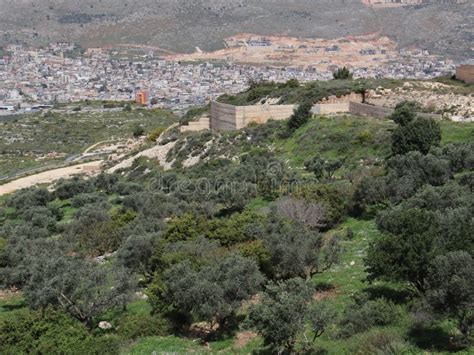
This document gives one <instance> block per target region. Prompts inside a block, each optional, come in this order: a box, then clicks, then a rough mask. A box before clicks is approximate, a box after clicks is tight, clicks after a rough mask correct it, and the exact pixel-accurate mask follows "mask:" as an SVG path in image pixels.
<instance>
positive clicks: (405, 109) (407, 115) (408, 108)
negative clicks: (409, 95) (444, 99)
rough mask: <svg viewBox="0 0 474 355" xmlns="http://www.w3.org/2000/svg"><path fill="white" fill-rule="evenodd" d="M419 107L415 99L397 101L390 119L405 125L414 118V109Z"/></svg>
mask: <svg viewBox="0 0 474 355" xmlns="http://www.w3.org/2000/svg"><path fill="white" fill-rule="evenodd" d="M419 108H420V106H419V104H418V103H417V102H415V101H402V102H399V103H398V104H397V105H396V106H395V109H394V111H393V113H392V114H391V115H390V119H391V120H393V121H394V122H395V123H396V124H398V125H400V126H406V125H408V124H409V123H410V122H413V121H414V120H415V119H416V111H417V110H419Z"/></svg>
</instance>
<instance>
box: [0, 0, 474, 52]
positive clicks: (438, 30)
mask: <svg viewBox="0 0 474 355" xmlns="http://www.w3.org/2000/svg"><path fill="white" fill-rule="evenodd" d="M0 6H1V11H0V44H2V43H11V42H20V43H28V44H33V45H44V44H47V43H49V42H54V41H74V42H77V43H79V44H81V45H82V46H84V47H88V46H104V45H114V44H146V45H152V46H158V47H160V48H164V49H168V50H171V51H175V52H190V51H194V49H195V47H199V48H201V49H203V50H211V49H218V48H222V47H223V46H224V43H223V41H222V39H223V38H225V37H228V36H231V35H234V34H237V33H241V32H251V33H259V34H264V35H270V34H285V35H291V36H301V37H325V38H335V37H341V36H346V35H362V34H367V33H373V32H380V33H381V34H383V35H388V36H389V37H391V38H393V39H394V40H396V41H397V42H398V43H399V44H400V46H402V47H410V46H415V47H421V48H426V49H429V50H431V51H432V52H434V53H438V54H443V55H448V56H451V57H453V58H457V59H465V58H469V57H473V48H471V47H472V46H473V43H474V1H468V2H466V3H461V4H456V3H455V2H451V1H445V0H439V1H436V0H432V1H431V3H429V4H421V5H416V6H404V7H395V8H391V7H389V8H384V7H382V8H379V7H371V6H366V5H364V4H363V3H362V1H361V0H141V1H139V2H138V1H131V0H81V1H77V0H0Z"/></svg>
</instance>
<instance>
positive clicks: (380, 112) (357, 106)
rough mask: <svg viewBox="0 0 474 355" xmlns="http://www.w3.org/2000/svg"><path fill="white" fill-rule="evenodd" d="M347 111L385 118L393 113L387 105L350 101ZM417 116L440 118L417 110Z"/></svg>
mask: <svg viewBox="0 0 474 355" xmlns="http://www.w3.org/2000/svg"><path fill="white" fill-rule="evenodd" d="M349 112H350V113H352V114H354V115H360V116H369V117H375V118H385V117H388V116H390V115H391V114H392V113H393V109H392V108H387V107H381V106H374V105H368V104H361V103H358V102H350V104H349ZM417 116H418V117H423V118H434V119H441V118H442V116H441V115H435V114H432V113H424V112H418V113H417Z"/></svg>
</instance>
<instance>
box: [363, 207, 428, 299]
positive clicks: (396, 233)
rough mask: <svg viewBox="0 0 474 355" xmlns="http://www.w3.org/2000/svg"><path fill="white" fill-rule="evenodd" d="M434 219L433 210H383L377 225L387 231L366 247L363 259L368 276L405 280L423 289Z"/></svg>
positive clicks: (419, 289)
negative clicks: (365, 255)
mask: <svg viewBox="0 0 474 355" xmlns="http://www.w3.org/2000/svg"><path fill="white" fill-rule="evenodd" d="M435 221H436V216H435V214H434V213H433V212H430V211H426V210H422V209H406V208H397V209H395V210H393V211H389V212H384V213H382V215H381V217H379V219H378V227H379V229H381V230H382V231H384V232H385V233H386V234H384V235H383V236H382V237H381V238H379V239H377V240H376V241H375V242H373V243H372V244H371V245H370V247H369V250H368V253H367V257H366V259H365V265H366V268H367V271H368V273H369V280H374V279H377V278H378V279H385V280H391V281H405V282H408V283H409V284H411V285H412V286H413V287H414V288H415V289H417V290H418V291H420V292H423V291H424V289H425V281H426V277H427V275H428V267H429V264H430V261H431V260H432V259H433V258H434V257H435V256H436V251H435V247H436V239H435V238H434V233H435V232H434V227H435Z"/></svg>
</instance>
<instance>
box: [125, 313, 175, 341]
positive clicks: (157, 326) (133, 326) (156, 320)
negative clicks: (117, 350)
mask: <svg viewBox="0 0 474 355" xmlns="http://www.w3.org/2000/svg"><path fill="white" fill-rule="evenodd" d="M169 327H170V325H169V323H168V321H167V320H165V319H163V318H161V317H160V316H159V315H144V314H127V315H125V316H123V317H122V318H120V319H119V320H118V322H117V333H118V334H119V335H120V337H121V338H123V339H136V338H138V337H144V336H152V335H158V336H165V335H167V334H168V332H169Z"/></svg>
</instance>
